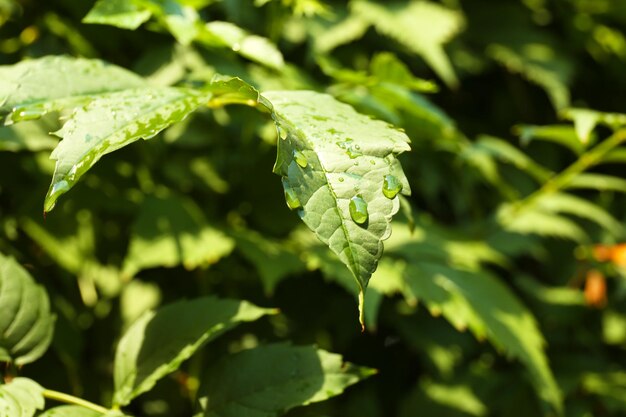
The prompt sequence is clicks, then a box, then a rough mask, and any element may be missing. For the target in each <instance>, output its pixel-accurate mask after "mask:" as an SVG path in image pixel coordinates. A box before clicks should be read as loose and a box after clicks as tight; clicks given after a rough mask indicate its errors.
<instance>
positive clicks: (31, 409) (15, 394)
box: [0, 378, 44, 417]
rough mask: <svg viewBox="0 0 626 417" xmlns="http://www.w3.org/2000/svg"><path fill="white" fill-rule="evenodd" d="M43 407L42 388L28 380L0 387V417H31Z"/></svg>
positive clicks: (15, 381)
mask: <svg viewBox="0 0 626 417" xmlns="http://www.w3.org/2000/svg"><path fill="white" fill-rule="evenodd" d="M43 407H44V398H43V388H41V386H39V384H37V383H36V382H35V381H33V380H32V379H28V378H15V379H13V380H12V381H11V382H10V383H8V384H4V385H0V417H33V416H34V415H35V412H36V411H37V410H41V409H43Z"/></svg>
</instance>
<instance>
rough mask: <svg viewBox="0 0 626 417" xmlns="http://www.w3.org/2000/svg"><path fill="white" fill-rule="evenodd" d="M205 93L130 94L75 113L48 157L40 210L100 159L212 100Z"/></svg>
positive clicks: (152, 90)
mask: <svg viewBox="0 0 626 417" xmlns="http://www.w3.org/2000/svg"><path fill="white" fill-rule="evenodd" d="M210 96H211V95H210V94H209V93H202V92H197V91H194V90H190V89H183V88H174V87H147V88H138V89H130V90H125V91H120V92H115V93H110V94H105V95H101V96H99V97H97V99H95V100H93V101H92V102H90V103H89V104H87V105H86V106H84V107H82V108H79V109H77V110H75V112H74V113H73V114H72V116H71V118H70V119H69V120H68V121H67V122H66V123H65V124H64V125H63V127H62V128H61V130H59V131H58V132H56V134H57V135H58V136H60V137H62V138H63V140H62V141H61V143H60V144H59V146H57V147H56V149H55V150H54V151H53V152H52V155H51V158H52V159H54V160H56V161H57V162H56V167H55V170H54V176H53V178H52V184H50V188H49V190H48V193H47V195H46V200H45V202H44V211H50V210H52V209H53V208H54V205H55V204H56V201H57V199H58V198H59V197H60V196H61V195H63V194H64V193H66V192H67V191H69V189H70V188H72V187H73V186H74V184H75V183H76V181H78V179H79V178H80V177H81V176H82V175H83V174H84V173H85V172H87V170H89V169H90V168H91V167H92V166H93V165H94V164H95V163H96V162H97V161H98V160H99V159H100V158H101V157H102V156H103V155H106V154H107V153H110V152H113V151H115V150H117V149H120V148H122V147H124V146H126V145H128V144H130V143H132V142H135V141H137V140H139V139H142V138H143V139H150V138H152V137H154V136H155V135H156V134H158V133H159V132H160V131H161V130H163V129H165V128H166V127H169V126H170V125H172V124H174V123H177V122H180V121H181V120H183V119H185V118H186V117H187V116H188V115H189V114H190V113H191V112H193V111H195V110H196V109H197V108H198V107H199V106H200V105H201V104H202V103H204V102H207V101H208V100H209V98H210Z"/></svg>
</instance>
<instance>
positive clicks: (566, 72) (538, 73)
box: [487, 39, 572, 110]
mask: <svg viewBox="0 0 626 417" xmlns="http://www.w3.org/2000/svg"><path fill="white" fill-rule="evenodd" d="M541 41H544V42H543V43H539V42H541ZM487 55H488V56H490V57H491V58H492V59H494V60H495V61H497V62H499V63H500V64H502V65H503V66H505V67H506V68H507V69H508V70H509V71H511V72H515V73H518V74H521V75H522V76H523V77H524V78H526V79H527V80H528V81H530V82H533V83H535V84H537V85H539V86H540V87H542V88H543V89H544V90H545V91H546V93H547V94H548V97H549V98H550V101H551V102H552V105H553V106H554V108H555V109H557V110H560V109H563V108H565V107H567V106H568V105H569V102H570V94H569V89H568V87H567V85H568V83H569V80H570V78H571V73H572V65H571V63H570V61H568V60H567V59H566V58H564V57H562V56H559V55H558V53H557V52H556V51H555V48H553V47H552V46H550V43H549V42H547V40H545V39H541V40H538V39H533V40H526V39H522V40H516V41H515V42H510V43H493V44H491V45H489V47H488V48H487Z"/></svg>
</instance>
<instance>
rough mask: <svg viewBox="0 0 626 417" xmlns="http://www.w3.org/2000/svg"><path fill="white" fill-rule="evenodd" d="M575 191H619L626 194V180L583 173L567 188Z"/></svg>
mask: <svg viewBox="0 0 626 417" xmlns="http://www.w3.org/2000/svg"><path fill="white" fill-rule="evenodd" d="M565 188H573V189H579V188H583V189H589V190H598V191H617V192H620V193H626V179H623V178H619V177H614V176H612V175H605V174H595V173H590V172H583V173H582V174H578V175H577V176H575V177H574V178H572V180H571V181H570V182H569V183H568V184H567V185H566V186H565Z"/></svg>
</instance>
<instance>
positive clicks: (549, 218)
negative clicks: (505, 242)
mask: <svg viewBox="0 0 626 417" xmlns="http://www.w3.org/2000/svg"><path fill="white" fill-rule="evenodd" d="M497 218H498V222H499V223H500V224H501V225H502V226H503V227H504V228H505V229H506V230H508V231H510V232H515V233H520V234H524V235H529V234H536V235H539V236H547V237H559V238H564V239H571V240H574V241H576V242H581V243H582V242H585V241H586V240H587V235H586V233H585V232H584V230H582V229H581V228H580V227H579V226H578V225H577V224H576V223H574V222H573V221H571V220H569V219H568V218H566V217H563V216H561V215H559V214H556V213H550V212H545V211H543V210H537V209H525V210H521V211H519V210H517V209H516V206H515V205H513V204H504V205H503V206H501V207H500V209H499V210H498V215H497Z"/></svg>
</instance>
